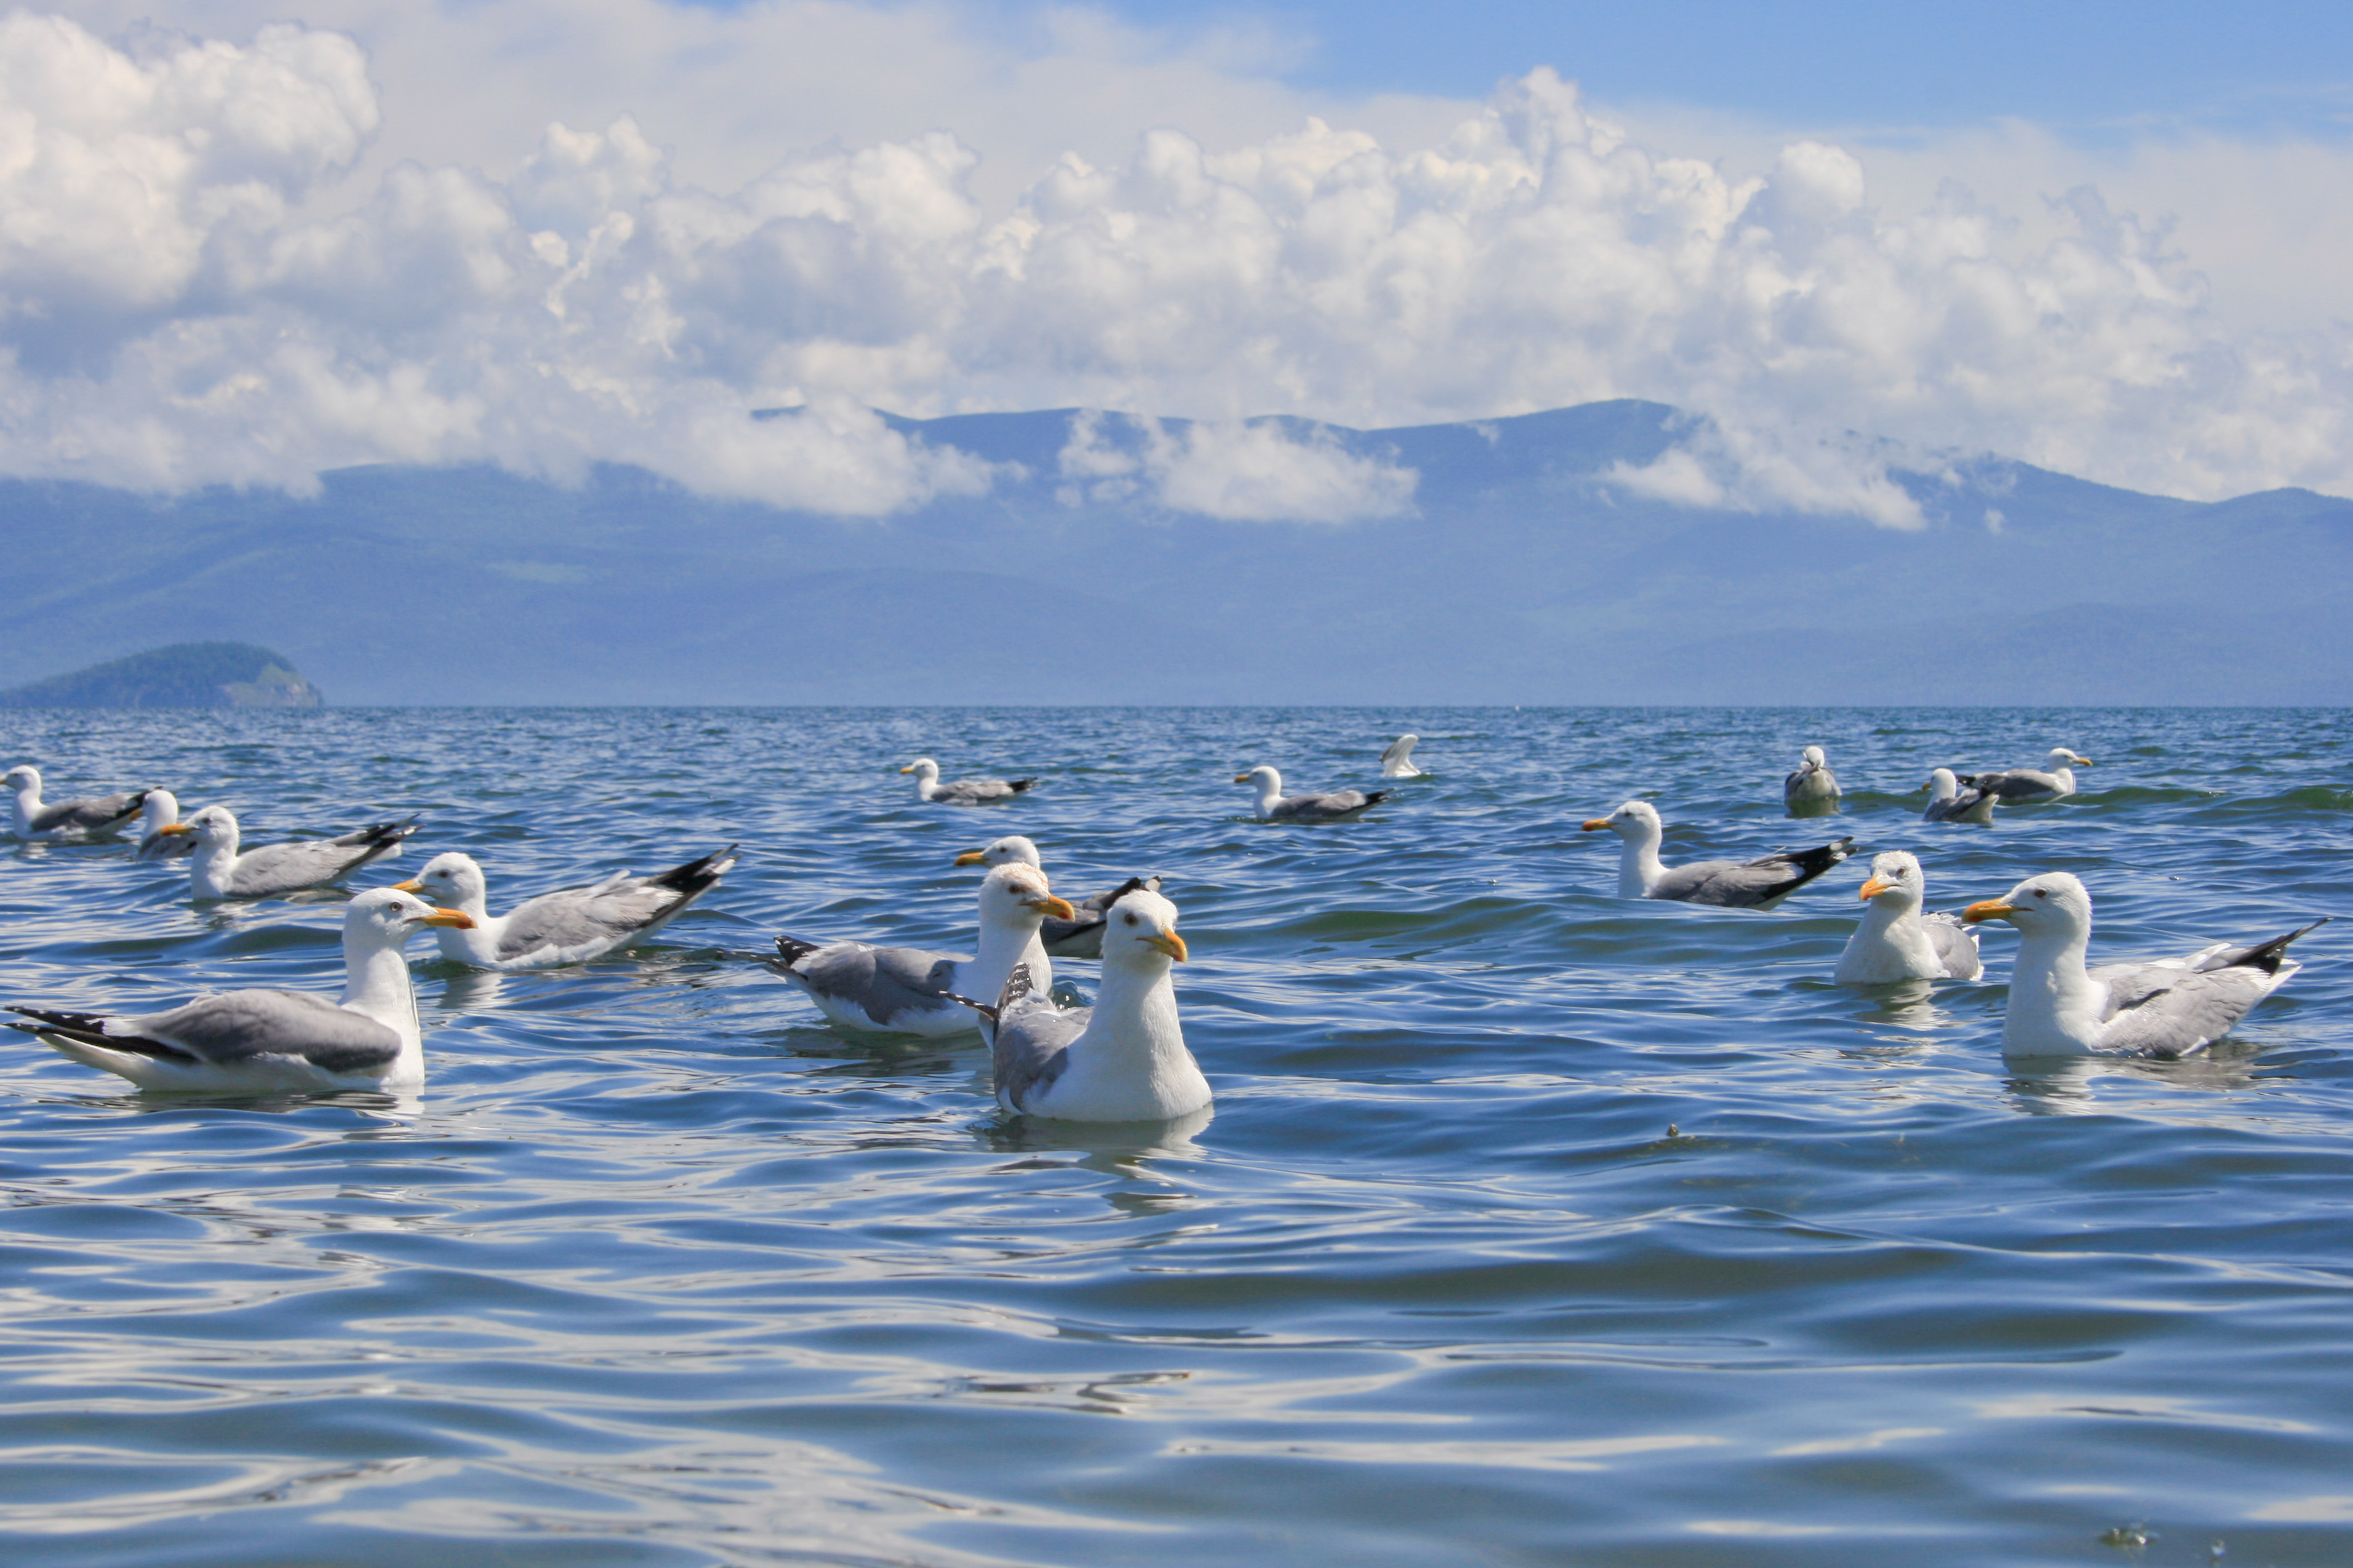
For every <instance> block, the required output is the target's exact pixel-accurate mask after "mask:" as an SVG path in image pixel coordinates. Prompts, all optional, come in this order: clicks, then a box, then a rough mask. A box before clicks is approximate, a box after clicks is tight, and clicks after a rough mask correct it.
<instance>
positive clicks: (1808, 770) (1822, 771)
mask: <svg viewBox="0 0 2353 1568" xmlns="http://www.w3.org/2000/svg"><path fill="white" fill-rule="evenodd" d="M1781 799H1782V802H1783V803H1784V804H1785V805H1788V808H1789V815H1790V816H1829V815H1830V814H1831V812H1834V811H1836V810H1837V809H1838V805H1839V782H1838V774H1836V773H1832V772H1831V765H1830V763H1827V762H1825V761H1824V760H1823V759H1822V749H1821V748H1820V746H1808V747H1807V748H1806V749H1805V751H1804V752H1803V753H1801V754H1800V755H1799V759H1798V771H1797V772H1796V773H1791V774H1790V775H1789V776H1788V778H1786V779H1783V780H1782V781H1781Z"/></svg>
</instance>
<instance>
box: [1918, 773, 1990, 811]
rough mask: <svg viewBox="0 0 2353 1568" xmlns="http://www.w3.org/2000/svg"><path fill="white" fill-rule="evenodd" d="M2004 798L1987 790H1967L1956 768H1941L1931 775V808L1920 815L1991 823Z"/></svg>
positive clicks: (1929, 785) (1929, 797)
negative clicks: (1956, 775)
mask: <svg viewBox="0 0 2353 1568" xmlns="http://www.w3.org/2000/svg"><path fill="white" fill-rule="evenodd" d="M2000 799H2001V797H2000V795H1992V794H1989V793H1988V792H1987V791H1985V790H1981V789H1976V788H1971V789H1963V788H1962V787H1961V781H1960V780H1959V779H1957V778H1955V777H1954V776H1953V770H1952V769H1950V768H1937V769H1935V770H1934V771H1932V772H1931V773H1929V774H1928V809H1927V810H1926V811H1924V812H1922V813H1921V814H1920V820H1921V821H1923V822H1976V823H1982V824H1990V823H1991V822H1992V821H1993V808H1994V806H1995V805H1996V803H1998V802H1999V801H2000Z"/></svg>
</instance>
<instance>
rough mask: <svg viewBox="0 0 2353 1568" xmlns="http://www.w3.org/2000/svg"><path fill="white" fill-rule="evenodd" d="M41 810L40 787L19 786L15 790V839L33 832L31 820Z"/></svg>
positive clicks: (32, 785) (36, 785) (35, 785)
mask: <svg viewBox="0 0 2353 1568" xmlns="http://www.w3.org/2000/svg"><path fill="white" fill-rule="evenodd" d="M40 809H41V786H40V785H39V784H20V785H18V786H17V789H16V837H19V838H22V837H25V835H26V834H27V833H30V832H31V831H32V830H33V818H34V817H35V816H37V815H39V813H40Z"/></svg>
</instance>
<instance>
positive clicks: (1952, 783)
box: [1928, 768, 1961, 800]
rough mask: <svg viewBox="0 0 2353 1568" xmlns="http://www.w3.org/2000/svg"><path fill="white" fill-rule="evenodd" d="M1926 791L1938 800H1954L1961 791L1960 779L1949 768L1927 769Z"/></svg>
mask: <svg viewBox="0 0 2353 1568" xmlns="http://www.w3.org/2000/svg"><path fill="white" fill-rule="evenodd" d="M1928 793H1929V794H1930V795H1934V796H1935V797H1936V799H1938V800H1955V799H1957V798H1959V796H1960V793H1961V781H1960V779H1959V778H1958V777H1957V776H1956V775H1955V773H1953V770H1952V769H1950V768H1931V769H1930V770H1929V771H1928Z"/></svg>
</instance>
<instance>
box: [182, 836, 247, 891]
mask: <svg viewBox="0 0 2353 1568" xmlns="http://www.w3.org/2000/svg"><path fill="white" fill-rule="evenodd" d="M236 874H237V835H236V834H234V833H231V834H229V835H227V837H219V838H199V839H197V840H196V847H195V853H194V854H192V855H190V856H189V857H188V884H189V886H190V887H192V888H194V889H195V893H196V896H197V897H198V898H200V899H225V898H227V897H228V883H229V879H230V878H231V877H233V876H235V875H236Z"/></svg>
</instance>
